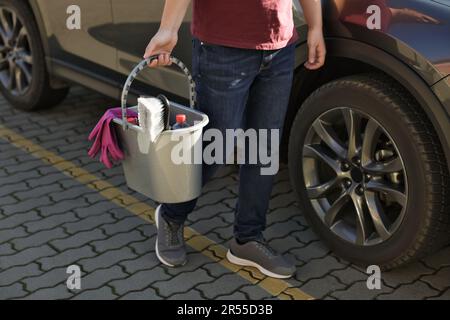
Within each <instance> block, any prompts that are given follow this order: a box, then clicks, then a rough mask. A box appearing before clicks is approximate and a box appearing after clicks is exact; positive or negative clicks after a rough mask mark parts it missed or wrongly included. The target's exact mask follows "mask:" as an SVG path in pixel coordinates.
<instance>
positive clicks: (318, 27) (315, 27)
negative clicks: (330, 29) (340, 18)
mask: <svg viewBox="0 0 450 320" xmlns="http://www.w3.org/2000/svg"><path fill="white" fill-rule="evenodd" d="M308 30H309V31H310V32H323V26H322V24H317V25H310V26H308Z"/></svg>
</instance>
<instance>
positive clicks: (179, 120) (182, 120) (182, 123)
mask: <svg viewBox="0 0 450 320" xmlns="http://www.w3.org/2000/svg"><path fill="white" fill-rule="evenodd" d="M188 127H190V126H189V125H188V124H187V122H186V115H185V114H177V116H176V123H175V124H174V125H173V126H172V130H178V129H183V128H188Z"/></svg>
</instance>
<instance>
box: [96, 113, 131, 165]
mask: <svg viewBox="0 0 450 320" xmlns="http://www.w3.org/2000/svg"><path fill="white" fill-rule="evenodd" d="M127 117H137V113H136V112H135V111H133V110H127ZM115 118H122V110H121V108H113V109H108V110H107V111H106V112H105V114H104V115H103V117H102V118H101V119H100V121H99V122H98V123H97V125H96V126H95V128H94V130H92V132H91V134H90V135H89V141H92V140H94V139H95V141H94V143H93V145H92V147H91V149H90V150H89V152H88V155H89V156H90V157H91V158H95V157H96V156H97V154H98V153H99V152H100V151H101V154H100V161H101V162H102V163H103V164H104V165H105V166H106V167H107V168H109V169H110V168H112V166H113V164H112V162H111V160H110V158H111V159H112V160H113V161H120V160H123V159H124V153H123V151H122V150H121V149H120V147H119V144H118V141H117V136H116V132H115V130H114V127H113V125H114V124H113V123H111V122H112V120H113V119H115Z"/></svg>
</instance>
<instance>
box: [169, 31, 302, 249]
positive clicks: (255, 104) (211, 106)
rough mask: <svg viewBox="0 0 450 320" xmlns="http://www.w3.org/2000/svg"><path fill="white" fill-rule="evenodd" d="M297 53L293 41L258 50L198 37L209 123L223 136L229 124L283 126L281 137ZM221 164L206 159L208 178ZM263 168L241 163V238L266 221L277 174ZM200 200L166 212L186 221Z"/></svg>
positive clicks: (255, 235) (200, 84)
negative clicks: (263, 171) (265, 49)
mask: <svg viewBox="0 0 450 320" xmlns="http://www.w3.org/2000/svg"><path fill="white" fill-rule="evenodd" d="M294 57H295V45H290V46H288V47H286V48H283V49H281V50H275V51H260V50H248V49H238V48H230V47H223V46H217V45H209V44H205V43H202V42H201V41H199V40H198V39H194V40H193V67H192V69H193V76H194V79H195V82H196V84H197V99H198V106H199V109H200V110H201V111H203V112H204V113H206V114H207V115H208V116H209V119H210V123H209V125H208V126H207V128H206V129H209V128H215V129H219V130H220V131H221V132H222V133H223V136H224V137H225V130H226V129H243V130H247V129H256V130H258V129H269V130H270V129H279V130H280V137H281V130H282V128H283V125H284V119H285V116H286V111H287V107H288V103H289V96H290V92H291V86H292V80H293V71H294V63H295V62H294ZM224 140H225V139H224ZM268 147H269V149H270V144H269V146H268ZM247 150H248V149H247ZM217 168H218V165H206V164H203V182H204V183H206V182H207V181H208V180H209V179H210V178H212V176H213V175H214V173H215V172H216V170H217ZM260 170H261V164H244V165H241V166H240V172H239V200H238V203H237V208H236V213H235V226H234V235H235V237H236V238H237V239H238V240H239V241H242V242H246V241H251V240H257V239H261V237H262V232H263V231H264V229H265V226H266V213H267V210H268V207H269V201H270V195H271V192H272V185H273V178H274V176H267V175H261V174H260ZM196 202H197V200H193V201H189V202H186V203H179V204H163V206H162V214H163V216H164V217H165V218H166V219H168V220H171V221H174V222H177V223H183V222H184V221H185V220H186V218H187V216H188V214H189V213H190V212H192V211H193V210H194V208H195V205H196Z"/></svg>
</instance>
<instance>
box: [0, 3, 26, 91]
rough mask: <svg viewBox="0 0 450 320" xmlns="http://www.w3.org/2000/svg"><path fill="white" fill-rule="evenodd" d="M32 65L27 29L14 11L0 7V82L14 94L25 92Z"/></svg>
mask: <svg viewBox="0 0 450 320" xmlns="http://www.w3.org/2000/svg"><path fill="white" fill-rule="evenodd" d="M32 67H33V56H32V53H31V46H30V38H29V35H28V31H27V30H26V28H25V26H24V24H23V22H22V21H21V20H20V18H19V17H18V16H17V14H16V13H15V12H14V11H12V10H10V9H9V8H5V7H0V83H1V84H2V86H3V87H4V88H5V89H7V90H8V91H9V92H10V93H11V94H12V95H14V96H20V95H24V94H26V93H27V91H28V89H29V88H30V84H31V80H32Z"/></svg>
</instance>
